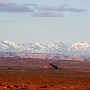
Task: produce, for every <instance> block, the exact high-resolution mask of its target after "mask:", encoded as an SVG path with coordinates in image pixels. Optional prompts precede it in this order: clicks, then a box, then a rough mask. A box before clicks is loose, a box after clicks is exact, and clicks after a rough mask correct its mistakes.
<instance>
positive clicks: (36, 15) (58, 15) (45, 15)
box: [33, 12, 63, 17]
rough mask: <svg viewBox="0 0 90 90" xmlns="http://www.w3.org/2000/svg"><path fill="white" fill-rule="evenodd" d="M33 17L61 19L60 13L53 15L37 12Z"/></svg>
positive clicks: (51, 13)
mask: <svg viewBox="0 0 90 90" xmlns="http://www.w3.org/2000/svg"><path fill="white" fill-rule="evenodd" d="M33 16H34V17H62V16H63V15H62V14H61V13H53V12H38V13H35V14H34V15H33Z"/></svg>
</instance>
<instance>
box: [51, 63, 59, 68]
mask: <svg viewBox="0 0 90 90" xmlns="http://www.w3.org/2000/svg"><path fill="white" fill-rule="evenodd" d="M50 65H51V66H53V68H54V69H58V67H57V66H55V65H53V64H52V63H50Z"/></svg>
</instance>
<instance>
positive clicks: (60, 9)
mask: <svg viewBox="0 0 90 90" xmlns="http://www.w3.org/2000/svg"><path fill="white" fill-rule="evenodd" d="M37 10H46V11H58V12H66V11H68V12H83V11H86V9H79V8H73V7H68V5H67V4H62V5H57V6H54V7H49V6H45V5H43V6H39V7H37Z"/></svg>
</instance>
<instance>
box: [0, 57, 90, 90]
mask: <svg viewBox="0 0 90 90" xmlns="http://www.w3.org/2000/svg"><path fill="white" fill-rule="evenodd" d="M50 63H53V64H54V65H57V66H58V67H59V69H54V68H53V67H51V66H50ZM0 90H90V62H89V61H86V62H85V61H74V60H44V59H30V58H27V59H26V58H0Z"/></svg>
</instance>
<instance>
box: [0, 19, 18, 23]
mask: <svg viewBox="0 0 90 90" xmlns="http://www.w3.org/2000/svg"><path fill="white" fill-rule="evenodd" d="M16 21H17V20H13V21H12V20H3V21H0V23H14V22H16Z"/></svg>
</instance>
